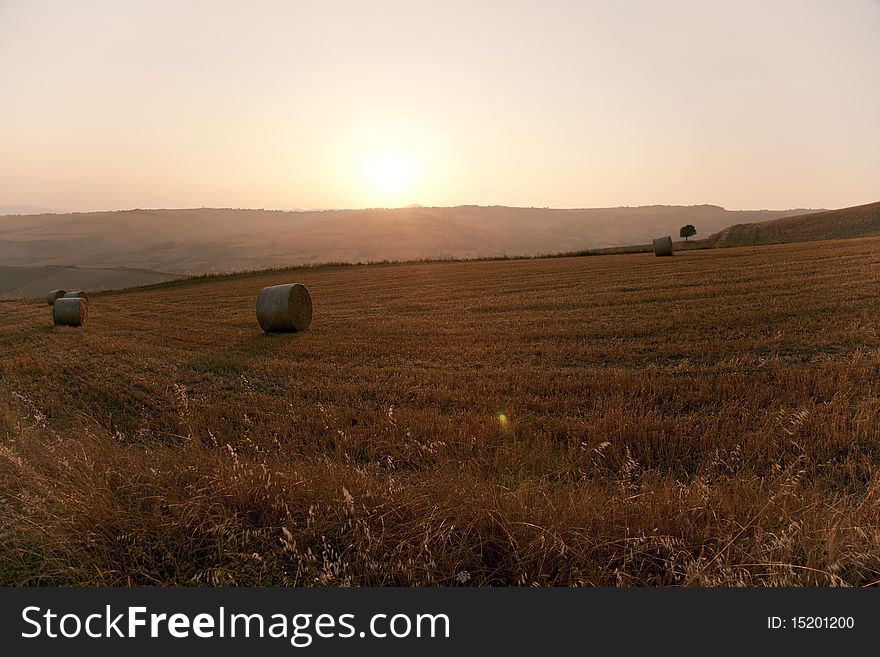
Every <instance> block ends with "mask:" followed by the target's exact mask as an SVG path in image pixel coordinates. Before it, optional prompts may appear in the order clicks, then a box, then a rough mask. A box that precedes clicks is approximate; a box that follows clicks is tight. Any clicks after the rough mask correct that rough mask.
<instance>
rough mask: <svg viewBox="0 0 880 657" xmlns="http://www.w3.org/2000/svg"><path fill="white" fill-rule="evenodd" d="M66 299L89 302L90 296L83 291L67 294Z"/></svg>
mask: <svg viewBox="0 0 880 657" xmlns="http://www.w3.org/2000/svg"><path fill="white" fill-rule="evenodd" d="M64 298H65V299H85V300H86V301H88V300H89V296H88V295H87V294H86V293H85V292H83V291H82V290H74V291H73V292H66V293H65V294H64Z"/></svg>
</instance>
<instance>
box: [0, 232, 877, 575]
mask: <svg viewBox="0 0 880 657" xmlns="http://www.w3.org/2000/svg"><path fill="white" fill-rule="evenodd" d="M878 266H880V238H861V239H849V240H838V241H826V242H821V243H816V242H811V243H801V244H784V245H774V246H764V247H739V248H730V249H705V250H693V251H684V252H681V253H680V254H677V255H676V257H674V258H655V257H654V256H653V255H650V254H633V255H611V256H607V257H602V258H545V259H533V260H496V261H479V262H444V263H410V264H386V265H366V266H326V267H306V268H301V269H295V270H288V271H268V272H257V273H253V274H247V275H234V276H224V277H209V278H204V279H189V280H183V281H173V282H170V283H162V284H159V285H156V286H152V287H149V288H138V289H133V290H127V291H123V292H109V293H101V294H96V295H93V297H92V299H91V302H90V316H89V320H88V322H87V323H86V325H85V326H83V327H81V328H70V327H53V326H52V320H51V311H50V310H49V309H48V307H47V306H46V303H45V302H44V301H42V300H36V301H29V300H21V301H9V302H6V303H0V584H2V585H14V584H31V585H35V584H46V585H76V584H78V585H83V584H88V585H103V586H114V585H129V586H131V585H229V586H232V585H279V586H288V585H324V586H339V585H372V586H383V585H384V586H387V585H415V586H431V585H443V586H460V585H462V584H468V585H505V586H506V585H511V586H529V585H541V586H550V585H585V586H597V585H603V586H630V585H676V586H686V585H696V586H749V585H751V586H757V585H763V586H805V585H808V586H814V585H827V586H841V585H844V586H845V585H850V586H861V585H873V584H876V582H877V581H878V580H880V551H878V545H880V486H878V470H877V464H878V463H880V401H878V400H880V376H878V372H880V332H878V327H877V322H876V318H877V316H878V312H880V298H878V294H877V285H876V272H877V268H878ZM284 282H300V283H303V284H304V285H306V286H307V287H308V288H309V290H310V291H311V295H312V299H313V301H314V309H315V312H314V319H313V321H312V324H311V326H310V327H309V329H308V330H306V331H304V332H301V333H295V334H276V335H264V334H263V333H262V332H261V331H260V329H259V326H258V325H257V322H256V319H255V309H254V305H255V297H256V294H257V293H258V291H259V290H260V289H261V288H262V287H263V286H267V285H274V284H278V283H284Z"/></svg>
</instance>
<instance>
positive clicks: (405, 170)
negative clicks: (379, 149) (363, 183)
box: [367, 151, 414, 198]
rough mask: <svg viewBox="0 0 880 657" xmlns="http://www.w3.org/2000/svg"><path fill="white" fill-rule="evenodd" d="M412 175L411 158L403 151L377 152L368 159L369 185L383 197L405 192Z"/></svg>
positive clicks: (409, 184) (410, 183) (396, 195)
mask: <svg viewBox="0 0 880 657" xmlns="http://www.w3.org/2000/svg"><path fill="white" fill-rule="evenodd" d="M413 177H414V172H413V164H412V160H410V159H409V158H408V157H407V156H406V155H404V154H403V153H399V152H393V151H388V152H384V153H377V154H375V155H374V156H373V157H371V158H370V159H369V160H368V163H367V178H368V180H369V184H370V187H371V188H372V189H373V191H374V192H376V193H378V194H380V195H381V196H383V197H385V198H396V197H399V196H400V195H402V194H404V193H405V192H407V191H408V190H409V189H410V187H411V185H412V182H413Z"/></svg>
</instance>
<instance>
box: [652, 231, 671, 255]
mask: <svg viewBox="0 0 880 657" xmlns="http://www.w3.org/2000/svg"><path fill="white" fill-rule="evenodd" d="M654 255H655V256H671V255H672V238H671V237H669V235H667V236H666V237H658V238H657V239H655V240H654Z"/></svg>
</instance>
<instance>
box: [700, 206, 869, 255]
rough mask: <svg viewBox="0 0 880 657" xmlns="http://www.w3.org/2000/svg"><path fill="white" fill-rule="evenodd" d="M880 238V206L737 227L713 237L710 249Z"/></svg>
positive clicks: (853, 208)
mask: <svg viewBox="0 0 880 657" xmlns="http://www.w3.org/2000/svg"><path fill="white" fill-rule="evenodd" d="M871 235H880V203H869V204H867V205H857V206H854V207H851V208H843V209H842V210H828V211H825V212H813V213H810V214H805V215H799V216H794V217H786V218H782V219H772V220H770V221H761V222H759V223H749V224H737V225H735V226H730V227H729V228H725V229H724V230H722V231H720V232H718V233H716V234H714V235H711V236H710V237H708V238H707V239H706V240H705V241H704V242H705V244H706V245H708V246H745V245H750V244H780V243H784V242H812V241H816V240H834V239H845V238H849V237H867V236H871Z"/></svg>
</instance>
